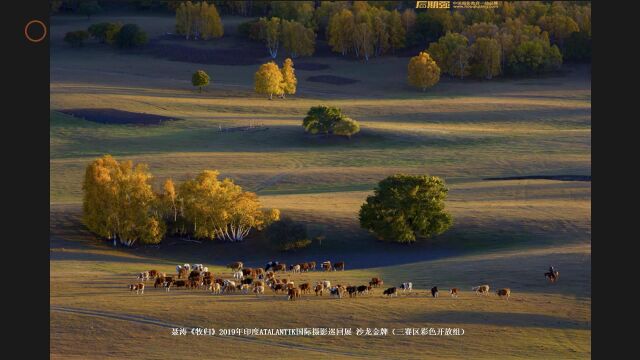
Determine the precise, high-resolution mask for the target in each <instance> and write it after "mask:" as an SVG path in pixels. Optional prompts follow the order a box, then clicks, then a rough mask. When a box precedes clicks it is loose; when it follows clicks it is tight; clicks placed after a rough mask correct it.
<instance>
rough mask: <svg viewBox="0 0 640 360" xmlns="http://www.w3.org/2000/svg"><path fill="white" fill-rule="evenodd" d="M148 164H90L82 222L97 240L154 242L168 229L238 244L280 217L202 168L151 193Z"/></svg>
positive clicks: (110, 161) (107, 157) (104, 160)
mask: <svg viewBox="0 0 640 360" xmlns="http://www.w3.org/2000/svg"><path fill="white" fill-rule="evenodd" d="M151 179H152V176H151V174H150V173H149V171H148V168H147V165H145V164H137V165H134V164H133V163H132V162H131V161H123V162H118V161H117V160H115V159H114V158H113V157H111V156H110V155H105V156H103V157H101V158H99V159H96V160H94V161H93V162H91V163H90V164H89V165H88V166H87V169H86V171H85V179H84V183H83V187H82V189H83V222H84V224H85V225H86V226H87V228H88V229H89V230H90V231H92V232H93V233H95V234H97V235H98V236H101V237H104V238H108V239H111V240H113V241H114V243H115V242H116V241H119V242H120V243H121V244H123V245H126V246H132V245H134V244H157V243H159V242H160V241H161V240H162V238H163V237H164V235H165V233H166V231H167V230H169V231H170V232H171V233H172V234H178V235H181V236H193V237H195V238H199V239H209V240H214V239H219V240H226V241H241V240H243V239H244V238H245V237H246V236H247V235H248V234H249V232H250V231H251V230H252V229H258V230H261V229H263V228H264V227H266V226H267V225H269V224H271V223H272V222H274V221H278V220H279V219H280V212H279V211H278V210H277V209H268V210H265V209H262V206H261V204H260V201H259V199H258V196H257V195H256V194H255V193H252V192H248V191H243V190H242V188H241V187H240V186H239V185H236V184H235V183H234V182H233V180H231V179H223V180H219V179H218V172H217V171H213V170H205V171H203V172H202V173H200V174H199V175H198V176H196V177H195V178H192V179H187V180H186V181H184V182H183V183H181V184H179V185H177V186H176V184H175V183H174V182H173V180H171V179H168V180H166V181H165V182H164V184H163V186H162V190H161V191H160V192H159V193H155V192H154V191H153V189H152V186H151V184H150V181H151Z"/></svg>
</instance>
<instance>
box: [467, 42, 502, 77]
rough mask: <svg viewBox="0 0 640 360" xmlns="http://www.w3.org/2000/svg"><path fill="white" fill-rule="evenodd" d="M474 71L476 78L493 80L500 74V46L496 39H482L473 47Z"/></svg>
mask: <svg viewBox="0 0 640 360" xmlns="http://www.w3.org/2000/svg"><path fill="white" fill-rule="evenodd" d="M471 54H472V69H473V73H474V75H475V76H478V77H484V78H485V79H492V78H493V77H494V76H496V75H498V74H499V73H500V44H498V41H497V40H496V39H489V38H486V37H481V38H478V39H476V42H475V43H474V44H473V45H471Z"/></svg>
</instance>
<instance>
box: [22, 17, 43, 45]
mask: <svg viewBox="0 0 640 360" xmlns="http://www.w3.org/2000/svg"><path fill="white" fill-rule="evenodd" d="M34 24H38V25H40V26H42V36H40V37H39V38H32V37H31V36H30V35H29V27H30V26H31V25H34ZM24 36H25V37H26V38H27V40H29V41H31V42H34V43H39V42H40V41H42V40H44V38H45V37H46V36H47V26H46V25H45V24H44V23H43V22H42V21H40V20H31V21H29V22H28V23H27V25H25V27H24Z"/></svg>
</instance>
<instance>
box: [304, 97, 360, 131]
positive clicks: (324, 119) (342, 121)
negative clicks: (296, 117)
mask: <svg viewBox="0 0 640 360" xmlns="http://www.w3.org/2000/svg"><path fill="white" fill-rule="evenodd" d="M302 126H303V127H304V131H305V132H308V133H310V134H313V135H315V134H325V135H327V136H328V135H329V134H335V135H341V136H347V137H351V136H352V135H354V134H356V133H358V132H359V131H360V126H359V125H358V123H357V122H356V121H355V120H353V119H350V118H348V117H346V116H345V115H344V114H342V111H341V110H340V109H339V108H337V107H329V106H324V105H321V106H314V107H312V108H310V109H309V111H308V112H307V116H306V117H305V118H304V120H303V121H302Z"/></svg>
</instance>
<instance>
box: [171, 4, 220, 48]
mask: <svg viewBox="0 0 640 360" xmlns="http://www.w3.org/2000/svg"><path fill="white" fill-rule="evenodd" d="M176 32H177V33H178V34H180V35H184V36H185V38H186V39H187V40H189V39H190V38H192V39H194V40H198V39H202V40H208V39H211V38H219V37H222V35H223V34H224V27H223V25H222V20H221V19H220V15H219V14H218V10H217V9H216V6H215V5H214V4H209V3H208V2H206V1H202V2H196V3H192V2H191V1H185V2H180V5H179V6H178V8H177V9H176Z"/></svg>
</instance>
